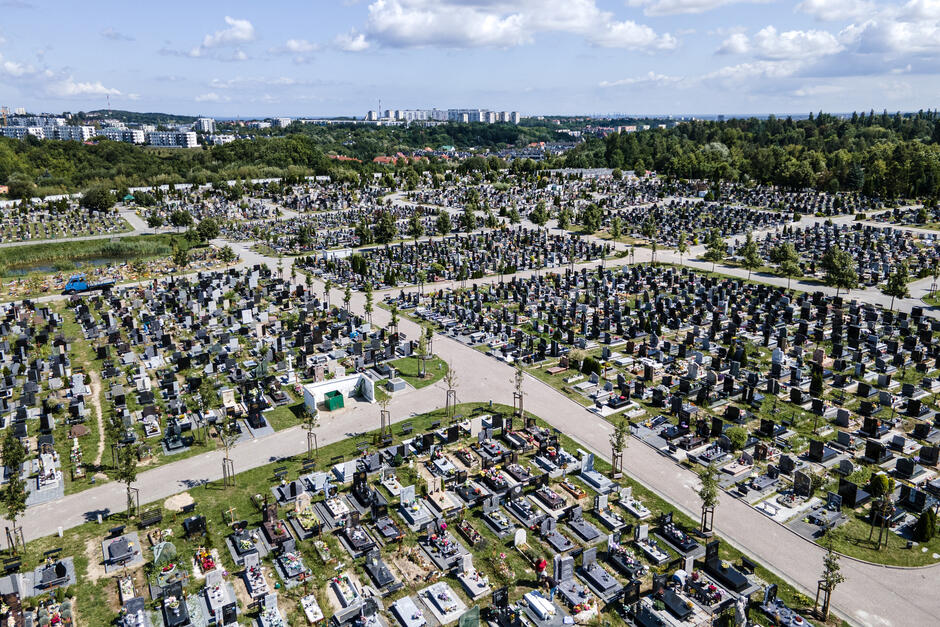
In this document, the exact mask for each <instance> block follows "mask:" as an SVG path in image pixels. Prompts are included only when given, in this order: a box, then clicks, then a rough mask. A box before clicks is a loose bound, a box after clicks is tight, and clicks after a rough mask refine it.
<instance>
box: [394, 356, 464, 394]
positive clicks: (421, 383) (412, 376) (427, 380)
mask: <svg viewBox="0 0 940 627" xmlns="http://www.w3.org/2000/svg"><path fill="white" fill-rule="evenodd" d="M389 365H391V366H392V367H393V368H395V370H396V371H397V372H398V376H399V377H401V378H402V379H404V380H405V381H407V382H408V384H409V385H411V386H412V387H414V388H416V389H420V388H423V387H427V386H429V385H431V384H432V383H437V382H438V381H440V380H441V379H443V378H444V375H445V374H447V371H448V370H449V369H450V367H449V366H448V365H447V362H446V361H444V360H443V359H441V358H440V357H438V356H437V355H434V356H433V357H431V359H428V360H427V367H426V372H427V376H424V377H421V376H419V374H418V373H419V372H420V371H419V368H420V367H421V360H420V359H418V358H417V357H402V358H401V359H396V360H395V361H390V362H389Z"/></svg>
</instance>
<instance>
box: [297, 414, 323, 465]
mask: <svg viewBox="0 0 940 627" xmlns="http://www.w3.org/2000/svg"><path fill="white" fill-rule="evenodd" d="M300 422H301V423H302V424H303V426H304V430H306V432H307V459H310V455H311V452H312V449H313V430H314V429H316V428H317V427H318V426H319V425H320V417H319V415H318V413H317V412H314V411H310V408H309V407H307V404H306V403H304V404H303V405H301V406H300Z"/></svg>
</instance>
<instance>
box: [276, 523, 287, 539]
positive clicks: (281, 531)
mask: <svg viewBox="0 0 940 627" xmlns="http://www.w3.org/2000/svg"><path fill="white" fill-rule="evenodd" d="M273 529H274V536H275V537H277V538H280V537H283V536H286V535H287V527H285V526H284V521H282V520H278V521H276V522H275V523H274V526H273Z"/></svg>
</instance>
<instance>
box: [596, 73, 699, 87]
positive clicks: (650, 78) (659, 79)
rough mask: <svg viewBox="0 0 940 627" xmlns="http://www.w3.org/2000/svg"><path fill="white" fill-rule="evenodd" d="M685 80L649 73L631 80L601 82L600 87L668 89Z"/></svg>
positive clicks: (679, 77) (678, 77)
mask: <svg viewBox="0 0 940 627" xmlns="http://www.w3.org/2000/svg"><path fill="white" fill-rule="evenodd" d="M683 80H684V79H683V78H682V77H681V76H668V75H666V74H657V73H656V72H652V71H651V72H649V73H647V74H646V76H635V77H631V78H622V79H620V80H616V81H601V82H600V83H598V86H599V87H625V86H629V85H640V86H655V87H666V86H668V85H675V84H678V83H681V82H682V81H683Z"/></svg>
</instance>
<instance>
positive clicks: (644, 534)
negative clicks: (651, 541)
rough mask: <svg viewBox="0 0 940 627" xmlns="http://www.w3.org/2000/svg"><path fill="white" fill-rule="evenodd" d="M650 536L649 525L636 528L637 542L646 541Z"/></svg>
mask: <svg viewBox="0 0 940 627" xmlns="http://www.w3.org/2000/svg"><path fill="white" fill-rule="evenodd" d="M649 535H650V526H649V525H637V527H636V539H637V541H640V540H646V539H647V538H648V537H649Z"/></svg>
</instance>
